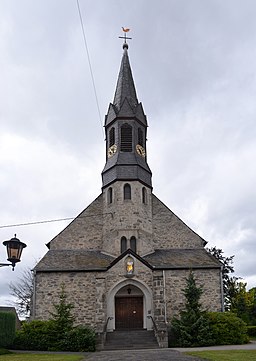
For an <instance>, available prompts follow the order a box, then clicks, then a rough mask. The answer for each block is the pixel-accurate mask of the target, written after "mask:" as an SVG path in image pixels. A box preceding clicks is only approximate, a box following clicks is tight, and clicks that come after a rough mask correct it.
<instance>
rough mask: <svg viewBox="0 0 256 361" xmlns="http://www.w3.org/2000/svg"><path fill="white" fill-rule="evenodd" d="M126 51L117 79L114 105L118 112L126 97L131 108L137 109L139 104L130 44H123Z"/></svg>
mask: <svg viewBox="0 0 256 361" xmlns="http://www.w3.org/2000/svg"><path fill="white" fill-rule="evenodd" d="M123 49H124V53H123V57H122V61H121V67H120V72H119V76H118V80H117V86H116V92H115V96H114V101H113V105H114V106H115V107H116V110H117V112H119V110H120V109H121V107H122V105H123V103H124V101H125V99H126V100H128V103H129V104H130V106H131V108H133V109H135V108H136V106H137V105H138V99H137V95H136V90H135V85H134V81H133V77H132V70H131V66H130V62H129V57H128V51H127V50H128V44H127V43H124V45H123Z"/></svg>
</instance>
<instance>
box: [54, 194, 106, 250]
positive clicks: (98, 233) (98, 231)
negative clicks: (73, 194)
mask: <svg viewBox="0 0 256 361" xmlns="http://www.w3.org/2000/svg"><path fill="white" fill-rule="evenodd" d="M102 203H103V196H102V194H101V195H100V196H99V197H98V198H96V199H95V200H94V201H93V202H92V203H91V204H90V205H89V206H88V207H87V208H86V209H85V210H84V211H83V212H81V213H80V214H79V215H78V216H77V217H76V218H75V219H74V220H73V221H72V222H71V223H70V224H69V225H68V226H67V227H66V228H65V229H64V230H63V231H62V232H60V233H59V234H58V235H57V236H56V237H54V238H53V240H52V241H51V242H50V247H51V249H87V250H100V249H101V246H102V224H103V214H102V211H103V204H102Z"/></svg>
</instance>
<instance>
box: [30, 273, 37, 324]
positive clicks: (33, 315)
mask: <svg viewBox="0 0 256 361" xmlns="http://www.w3.org/2000/svg"><path fill="white" fill-rule="evenodd" d="M32 272H33V294H32V312H31V313H30V319H32V320H34V319H35V315H36V270H35V269H33V270H32Z"/></svg>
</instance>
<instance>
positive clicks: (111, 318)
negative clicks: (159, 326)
mask: <svg viewBox="0 0 256 361" xmlns="http://www.w3.org/2000/svg"><path fill="white" fill-rule="evenodd" d="M128 288H130V289H131V293H130V295H132V292H133V291H132V290H134V292H135V290H136V292H138V293H136V294H137V296H139V297H142V299H143V326H142V327H143V328H145V329H147V330H152V327H153V325H152V321H151V319H150V317H148V316H149V315H152V316H153V314H152V292H151V290H150V288H149V287H148V286H147V285H146V284H145V283H144V282H143V281H138V280H135V279H134V278H132V279H125V280H122V281H121V282H117V283H116V284H114V285H113V286H112V287H111V288H110V290H109V291H108V293H107V315H106V320H108V323H107V331H108V332H111V331H113V330H115V329H116V310H115V309H116V302H115V300H116V298H119V297H120V296H121V295H122V294H123V296H124V295H125V296H128V295H129V293H128ZM121 290H122V291H121ZM116 295H117V297H116ZM134 296H135V293H134Z"/></svg>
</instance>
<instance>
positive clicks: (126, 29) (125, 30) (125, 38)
mask: <svg viewBox="0 0 256 361" xmlns="http://www.w3.org/2000/svg"><path fill="white" fill-rule="evenodd" d="M122 29H123V32H124V36H119V39H124V43H125V44H127V42H126V40H128V39H129V40H131V39H132V38H128V36H127V33H128V32H129V31H130V29H128V28H124V27H123V26H122Z"/></svg>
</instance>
